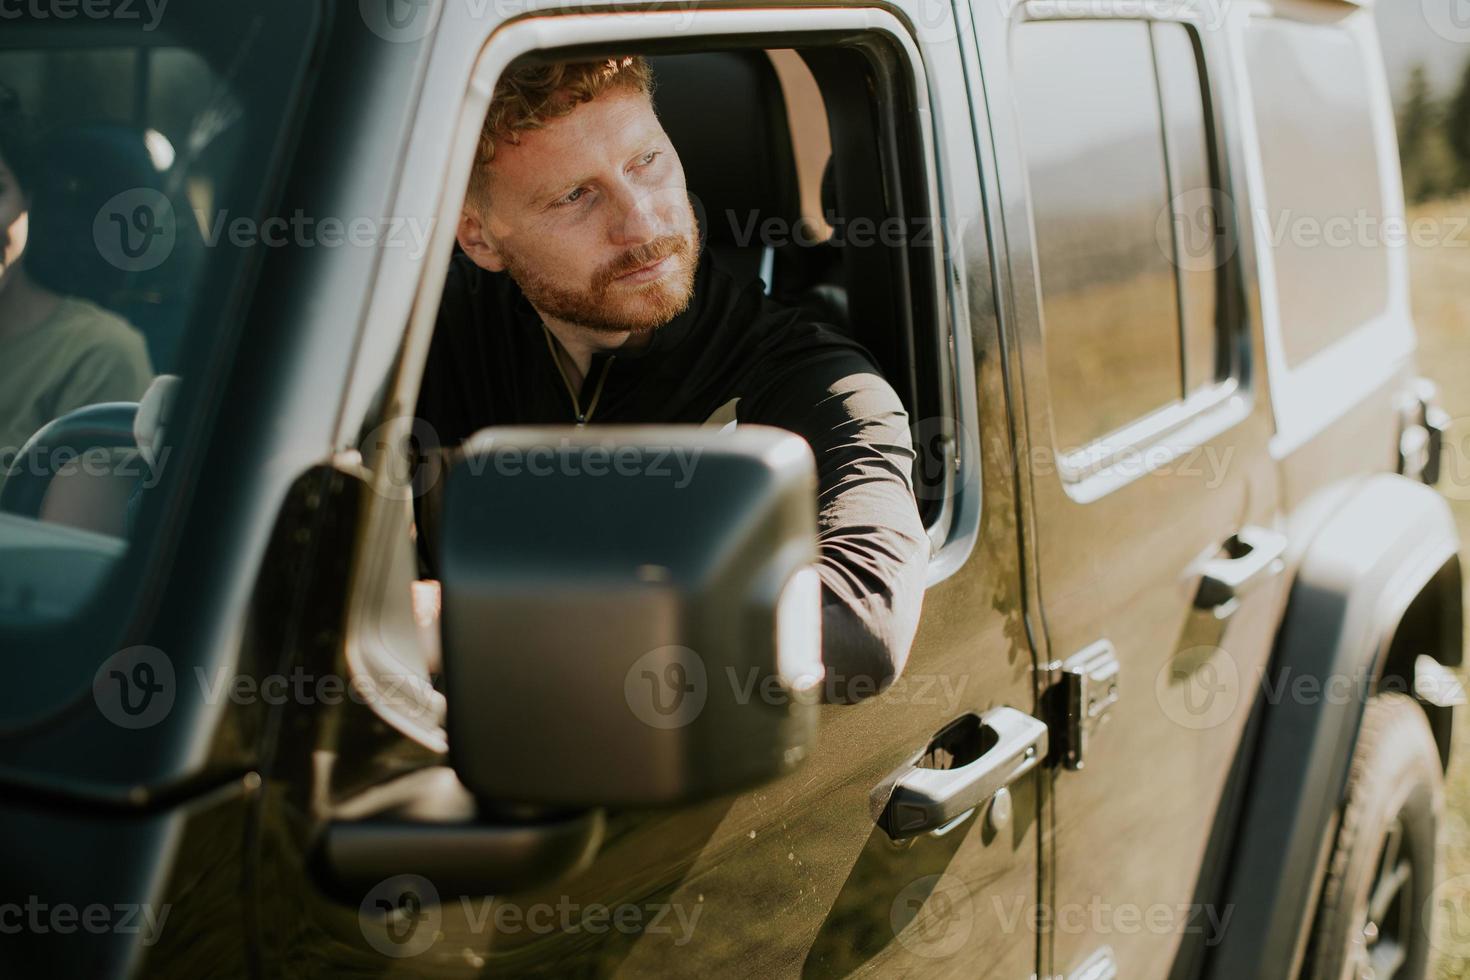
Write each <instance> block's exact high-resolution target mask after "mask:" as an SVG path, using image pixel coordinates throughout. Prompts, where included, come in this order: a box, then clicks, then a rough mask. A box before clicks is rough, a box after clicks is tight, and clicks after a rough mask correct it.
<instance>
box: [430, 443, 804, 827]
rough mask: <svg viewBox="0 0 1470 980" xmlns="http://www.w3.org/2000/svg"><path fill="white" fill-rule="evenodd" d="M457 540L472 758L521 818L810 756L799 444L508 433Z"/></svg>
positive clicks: (447, 509) (456, 616) (719, 786)
mask: <svg viewBox="0 0 1470 980" xmlns="http://www.w3.org/2000/svg"><path fill="white" fill-rule="evenodd" d="M443 493H444V498H443V504H442V510H441V514H440V525H439V535H438V567H439V574H440V578H441V582H442V590H443V611H442V618H441V621H440V622H441V627H440V628H441V630H442V640H443V657H444V683H445V696H446V700H447V703H448V721H447V727H448V734H449V746H450V758H451V761H452V763H453V765H454V768H455V770H456V772H457V773H458V775H459V778H460V781H461V782H462V783H463V784H464V785H465V787H467V788H468V789H469V790H470V792H472V793H473V794H474V795H475V796H476V797H477V798H479V799H480V800H482V801H485V802H487V803H493V804H502V803H503V804H505V805H507V806H509V807H518V806H533V807H537V806H547V807H568V808H585V807H607V806H615V807H643V806H657V805H669V804H677V803H684V802H689V801H693V800H698V799H702V798H705V797H709V796H715V795H719V794H722V793H727V792H732V791H735V790H739V789H742V788H744V787H748V786H752V785H755V784H758V783H761V782H765V781H767V780H770V779H773V778H775V777H777V776H780V775H783V774H784V773H786V772H788V771H790V770H791V769H793V768H794V767H795V766H797V765H798V764H799V763H800V762H801V761H802V760H803V759H804V758H805V757H806V755H807V753H808V752H809V751H810V746H811V743H812V740H813V737H814V734H815V729H816V712H817V707H816V705H817V701H818V691H819V689H820V682H821V679H822V666H821V598H820V596H821V587H820V583H819V580H818V578H817V574H816V570H815V568H814V566H813V562H814V561H815V560H816V557H817V547H816V475H815V466H814V464H813V460H812V455H811V450H810V449H809V448H808V446H807V445H806V443H805V442H804V441H803V440H801V439H800V438H799V437H797V436H795V435H792V434H790V433H787V432H783V431H781V430H778V429H772V428H764V427H759V426H753V427H742V428H740V429H738V430H735V431H733V432H715V431H712V430H709V429H699V428H694V427H682V428H666V427H659V428H652V427H649V428H644V427H626V428H615V427H607V428H600V429H595V430H594V429H568V428H556V429H552V428H537V429H525V428H521V429H487V430H485V431H483V432H481V433H479V434H478V435H476V436H475V437H474V438H473V439H471V440H470V441H469V442H468V443H466V444H465V446H464V449H463V452H462V454H461V455H460V456H459V457H458V458H457V459H456V461H455V462H454V463H453V465H452V466H451V467H450V469H449V472H448V474H447V475H446V477H445V484H444V488H443Z"/></svg>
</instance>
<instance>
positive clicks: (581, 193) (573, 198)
mask: <svg viewBox="0 0 1470 980" xmlns="http://www.w3.org/2000/svg"><path fill="white" fill-rule="evenodd" d="M586 194H587V188H585V187H578V188H577V189H576V190H574V191H572V192H571V193H570V194H567V195H565V196H564V197H562V198H561V200H559V201H557V202H556V203H558V204H576V203H577V202H578V201H580V200H581V199H582V198H583V197H585V196H586Z"/></svg>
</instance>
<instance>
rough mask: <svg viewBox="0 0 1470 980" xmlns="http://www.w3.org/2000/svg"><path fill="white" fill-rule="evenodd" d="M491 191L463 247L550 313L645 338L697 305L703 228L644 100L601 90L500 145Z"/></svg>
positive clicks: (470, 220)
mask: <svg viewBox="0 0 1470 980" xmlns="http://www.w3.org/2000/svg"><path fill="white" fill-rule="evenodd" d="M487 186H488V191H489V206H488V209H487V210H485V211H483V212H482V213H480V214H479V215H476V214H475V213H473V209H468V210H467V211H466V214H465V216H464V218H462V219H461V222H460V244H461V246H462V247H463V248H464V249H465V251H466V253H468V254H469V255H470V257H471V258H472V259H474V261H475V262H476V263H478V264H479V265H481V266H483V267H484V268H487V269H490V270H492V271H500V270H502V269H503V270H505V271H507V272H508V273H509V274H510V276H511V278H513V279H514V280H515V281H516V284H517V285H519V286H520V287H521V291H522V292H523V293H525V295H526V298H527V299H528V300H530V301H531V305H532V306H534V307H536V309H537V310H538V311H539V312H540V313H541V314H542V315H543V316H547V317H556V318H557V319H560V320H564V321H566V322H568V323H574V324H578V325H580V326H583V327H586V328H589V329H592V330H596V331H600V332H607V333H627V332H632V333H643V332H646V331H650V330H654V329H657V328H658V327H660V326H662V325H663V324H665V323H667V322H669V320H671V319H673V318H674V317H675V316H676V315H678V314H679V313H680V312H681V311H682V310H683V309H684V308H685V307H686V306H688V305H689V298H690V296H691V294H692V293H693V290H694V270H695V264H696V262H697V260H698V257H699V254H698V253H699V238H698V228H697V226H696V224H695V220H694V212H693V209H692V207H691V206H690V202H689V193H688V191H687V189H686V188H685V186H684V168H683V166H682V165H681V164H680V163H679V155H678V154H677V153H676V152H675V151H674V146H673V144H672V143H670V142H669V138H668V135H667V134H666V133H665V132H664V130H663V127H662V126H661V125H659V121H658V117H657V116H656V115H654V111H653V106H652V104H651V103H650V100H649V97H648V96H647V95H646V94H644V93H641V92H635V91H630V90H622V89H619V90H613V91H610V92H604V93H603V94H601V95H599V96H598V97H597V98H595V99H593V100H592V101H591V102H587V103H584V104H582V105H580V106H578V107H577V108H575V109H573V110H572V111H571V112H570V113H568V114H567V115H565V116H561V117H559V118H555V119H552V120H550V121H549V122H548V123H547V124H546V125H545V126H544V127H542V128H541V129H534V130H530V131H528V132H524V133H521V134H520V142H519V143H517V144H511V143H504V142H502V143H500V144H498V145H497V146H496V148H495V157H494V159H493V160H492V161H491V164H490V170H489V181H488V185H487ZM467 226H470V227H467Z"/></svg>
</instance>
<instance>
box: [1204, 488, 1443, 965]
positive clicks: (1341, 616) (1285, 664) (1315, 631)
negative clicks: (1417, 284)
mask: <svg viewBox="0 0 1470 980" xmlns="http://www.w3.org/2000/svg"><path fill="white" fill-rule="evenodd" d="M1459 588H1460V566H1459V533H1458V530H1457V528H1456V526H1455V521H1454V517H1453V515H1452V514H1451V512H1450V509H1449V506H1448V505H1447V504H1446V503H1445V501H1444V499H1443V498H1441V497H1440V495H1439V494H1438V493H1437V492H1435V491H1434V490H1433V489H1432V488H1430V487H1427V486H1425V485H1424V484H1422V483H1416V482H1414V481H1412V480H1409V479H1406V478H1404V477H1401V476H1396V475H1393V474H1381V475H1377V476H1373V477H1370V478H1368V479H1366V480H1364V481H1362V483H1361V484H1360V485H1359V486H1358V487H1356V488H1355V489H1354V490H1352V491H1351V492H1350V493H1349V495H1348V497H1347V498H1346V499H1345V500H1344V502H1343V503H1342V504H1341V505H1340V506H1339V507H1338V508H1337V509H1336V510H1335V511H1334V512H1333V513H1332V514H1331V516H1329V517H1328V518H1327V519H1326V521H1325V522H1324V523H1323V524H1321V525H1320V526H1319V528H1318V529H1317V531H1316V533H1315V534H1313V536H1312V538H1311V540H1310V542H1309V544H1308V545H1307V546H1306V548H1305V550H1304V551H1303V552H1302V555H1301V559H1300V563H1299V565H1298V566H1297V572H1296V575H1295V577H1294V579H1293V581H1292V586H1291V591H1290V594H1289V596H1288V599H1287V604H1286V611H1285V614H1284V616H1283V618H1282V621H1281V627H1280V630H1279V632H1278V633H1277V639H1276V647H1275V649H1274V651H1273V653H1272V657H1271V663H1270V667H1269V668H1268V675H1267V680H1268V682H1269V687H1268V684H1267V683H1263V684H1262V685H1261V689H1260V690H1259V692H1258V695H1257V700H1256V703H1255V705H1254V706H1253V716H1254V717H1253V719H1252V723H1251V725H1250V726H1249V727H1248V728H1247V737H1246V740H1245V741H1243V742H1242V750H1241V751H1242V753H1243V755H1247V756H1248V758H1249V769H1248V770H1247V771H1246V773H1245V786H1244V796H1243V800H1242V803H1241V809H1240V820H1239V822H1238V823H1237V824H1236V827H1237V830H1236V832H1235V840H1234V844H1233V846H1232V848H1231V856H1230V858H1229V872H1228V878H1227V880H1226V883H1225V887H1224V889H1223V895H1222V896H1221V897H1222V898H1223V901H1224V902H1225V903H1226V904H1225V907H1226V908H1229V909H1231V911H1232V915H1233V918H1232V920H1231V924H1230V929H1229V931H1228V933H1227V934H1226V936H1225V937H1224V939H1223V941H1222V942H1221V943H1220V945H1219V946H1218V947H1217V948H1216V950H1215V952H1214V954H1213V955H1212V956H1211V957H1210V959H1209V967H1208V969H1207V970H1206V971H1205V972H1206V975H1208V976H1210V977H1213V978H1218V980H1225V978H1234V977H1258V978H1265V977H1282V978H1287V977H1294V976H1296V974H1297V962H1296V961H1297V957H1298V956H1299V955H1300V954H1301V952H1302V949H1304V947H1305V939H1306V937H1307V936H1308V935H1309V932H1308V930H1309V926H1310V917H1311V916H1314V915H1315V909H1316V902H1317V896H1318V894H1319V891H1320V872H1321V871H1322V870H1324V866H1325V862H1326V860H1327V857H1328V854H1329V853H1330V848H1331V846H1332V843H1333V840H1334V838H1335V836H1336V827H1337V817H1338V813H1339V810H1340V806H1341V803H1342V798H1343V793H1344V791H1345V788H1346V784H1347V776H1348V770H1349V765H1350V762H1351V759H1352V753H1353V748H1354V746H1355V744H1356V742H1357V736H1358V730H1359V727H1360V725H1361V722H1362V717H1363V710H1364V707H1365V705H1366V703H1367V698H1368V697H1370V696H1371V695H1372V694H1373V692H1374V691H1375V689H1376V687H1377V684H1378V683H1379V682H1380V680H1382V679H1383V678H1384V674H1385V668H1386V667H1392V666H1393V664H1394V657H1396V656H1402V655H1403V653H1406V652H1415V653H1427V654H1429V655H1431V656H1434V657H1435V658H1436V659H1437V660H1439V662H1441V663H1443V664H1446V665H1455V664H1458V663H1459V662H1460V648H1461V633H1460V622H1461V620H1460V616H1461V611H1460V606H1461V596H1460V592H1459ZM1450 589H1452V590H1453V592H1451V593H1449V594H1448V595H1446V594H1445V593H1444V591H1443V590H1450ZM1445 599H1448V600H1450V601H1449V602H1448V603H1447V604H1446V603H1445V602H1443V601H1442V600H1445ZM1436 609H1443V610H1447V611H1443V612H1438V613H1437V612H1435V610H1436ZM1416 610H1417V611H1416ZM1401 627H1402V628H1401ZM1450 630H1452V631H1453V632H1447V631H1450ZM1435 631H1439V632H1440V636H1439V637H1438V639H1437V640H1436V641H1434V646H1435V648H1433V649H1420V650H1417V651H1408V650H1407V647H1408V645H1409V644H1410V643H1414V642H1424V641H1426V639H1427V638H1428V635H1429V634H1430V633H1432V632H1435ZM1409 664H1410V671H1411V673H1410V680H1412V664H1413V657H1412V656H1411V657H1410V659H1409ZM1302 677H1310V678H1314V679H1315V681H1316V682H1317V683H1318V684H1320V686H1319V687H1317V690H1319V691H1321V692H1322V695H1321V696H1320V697H1317V698H1311V699H1304V698H1292V697H1275V698H1271V697H1268V696H1267V694H1268V692H1269V691H1275V692H1277V693H1278V694H1279V693H1280V692H1282V691H1288V690H1290V682H1291V681H1292V680H1293V679H1297V678H1302ZM1334 692H1337V695H1336V696H1334ZM1343 692H1346V694H1345V695H1344V693H1343ZM1448 714H1449V709H1445V715H1446V717H1444V718H1442V719H1440V721H1441V726H1440V727H1443V737H1444V739H1445V741H1444V742H1443V743H1442V749H1441V752H1442V754H1443V753H1444V752H1445V751H1446V747H1447V745H1448V737H1449V728H1448V725H1449V721H1448ZM1431 721H1432V723H1433V721H1434V719H1433V718H1431ZM1432 727H1433V725H1432ZM1252 732H1254V733H1255V735H1256V738H1255V742H1254V749H1253V750H1252V749H1251V747H1250V745H1251V733H1252ZM1440 735H1441V732H1440V731H1439V730H1436V737H1437V738H1438V737H1440Z"/></svg>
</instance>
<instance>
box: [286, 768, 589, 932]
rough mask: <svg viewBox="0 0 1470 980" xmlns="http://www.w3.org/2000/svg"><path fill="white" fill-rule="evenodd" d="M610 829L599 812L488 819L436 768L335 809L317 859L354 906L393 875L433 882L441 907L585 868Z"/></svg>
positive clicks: (499, 814)
mask: <svg viewBox="0 0 1470 980" xmlns="http://www.w3.org/2000/svg"><path fill="white" fill-rule="evenodd" d="M604 827H605V824H604V818H603V813H602V811H601V810H580V811H555V812H552V811H537V812H535V813H533V812H531V811H524V812H517V811H496V812H494V813H491V812H490V811H488V810H487V808H486V807H485V805H483V804H481V803H479V802H478V801H476V800H475V798H474V796H473V795H471V794H470V793H469V791H468V790H466V789H465V788H464V786H463V785H462V784H461V783H460V781H459V779H458V777H457V776H455V774H454V770H452V769H449V768H448V767H442V766H440V767H434V768H431V769H423V770H419V771H417V772H413V773H410V774H408V775H406V776H402V777H400V778H398V779H395V780H393V781H392V782H390V783H387V784H385V785H383V786H379V787H374V788H373V789H372V790H369V791H368V792H366V793H364V794H363V795H362V796H359V797H357V798H354V799H352V800H349V801H348V802H347V803H345V804H343V805H341V806H339V807H338V808H337V809H336V812H334V814H333V815H332V817H331V818H330V819H329V820H328V821H327V823H326V825H325V826H324V827H323V829H322V831H321V833H320V836H319V838H318V841H317V846H316V848H315V856H314V858H315V862H316V864H317V867H318V871H319V873H320V876H321V877H322V878H323V879H324V880H325V881H326V882H328V883H329V885H330V889H331V891H332V892H333V893H334V894H336V895H337V896H338V897H339V898H340V899H341V900H343V901H345V902H348V903H350V904H356V903H358V902H360V901H361V900H362V898H363V896H364V895H366V894H367V893H368V892H369V891H370V890H371V889H372V888H373V887H374V886H376V885H378V884H379V883H380V882H382V881H383V880H384V879H386V878H391V877H394V876H395V875H418V876H421V877H423V878H425V879H427V880H428V881H429V882H430V883H431V884H432V885H433V886H434V888H435V889H436V890H437V891H438V892H439V896H440V898H441V900H447V899H448V898H449V897H450V896H454V895H492V894H507V893H510V892H515V891H520V890H523V889H526V888H531V887H535V886H538V885H545V884H549V883H552V882H555V881H557V880H560V879H562V878H565V877H567V876H569V875H572V874H575V873H576V872H578V871H580V870H582V869H583V868H585V867H587V866H588V865H589V864H591V862H592V859H593V858H594V857H596V855H597V850H598V848H599V847H600V845H601V843H602V838H603V832H604Z"/></svg>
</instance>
